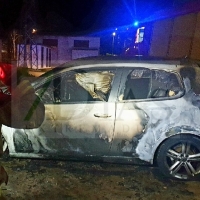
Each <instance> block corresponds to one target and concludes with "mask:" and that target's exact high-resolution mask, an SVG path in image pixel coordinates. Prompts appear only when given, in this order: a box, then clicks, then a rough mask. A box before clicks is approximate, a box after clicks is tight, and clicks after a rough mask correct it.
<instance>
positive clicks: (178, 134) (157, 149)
mask: <svg viewBox="0 0 200 200" xmlns="http://www.w3.org/2000/svg"><path fill="white" fill-rule="evenodd" d="M183 135H184V136H190V137H191V136H192V137H195V138H197V139H199V142H200V135H199V134H197V133H187V132H181V133H176V134H173V135H170V136H169V137H165V138H164V139H163V140H162V142H160V143H159V145H158V146H156V148H155V150H154V153H153V159H152V164H153V165H157V160H156V158H157V154H158V151H159V149H160V147H161V146H162V145H163V143H164V142H165V141H167V140H168V139H170V138H174V137H181V136H183Z"/></svg>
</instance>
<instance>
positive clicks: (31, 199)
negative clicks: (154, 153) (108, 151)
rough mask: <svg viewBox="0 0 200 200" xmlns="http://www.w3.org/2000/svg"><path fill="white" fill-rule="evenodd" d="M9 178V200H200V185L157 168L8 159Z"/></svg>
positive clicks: (6, 193) (5, 162) (5, 192)
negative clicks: (164, 174) (167, 174)
mask: <svg viewBox="0 0 200 200" xmlns="http://www.w3.org/2000/svg"><path fill="white" fill-rule="evenodd" d="M2 165H3V166H4V167H5V169H6V170H7V172H8V174H9V182H8V185H7V186H6V185H4V184H3V185H2V186H1V188H2V195H1V197H0V199H4V200H5V199H6V200H23V199H24V200H40V199H41V200H47V199H48V200H49V199H51V200H58V199H59V200H101V199H104V200H115V199H117V200H129V199H133V200H152V199H154V200H160V199H162V200H171V199H176V200H178V199H180V200H199V199H200V185H199V181H191V182H182V181H175V180H170V179H168V178H166V177H165V176H163V175H162V174H161V173H160V172H159V170H158V169H157V168H156V167H150V166H132V165H122V164H108V163H93V162H74V161H50V160H31V159H14V158H9V157H7V156H4V157H3V158H2Z"/></svg>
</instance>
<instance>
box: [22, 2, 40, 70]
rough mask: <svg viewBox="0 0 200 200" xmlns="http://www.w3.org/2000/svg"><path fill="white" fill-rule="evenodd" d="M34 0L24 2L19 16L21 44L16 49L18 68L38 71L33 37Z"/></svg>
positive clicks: (34, 28) (36, 52) (34, 23)
mask: <svg viewBox="0 0 200 200" xmlns="http://www.w3.org/2000/svg"><path fill="white" fill-rule="evenodd" d="M35 18H36V16H35V0H24V7H23V9H22V15H21V23H22V25H21V31H22V35H23V44H21V45H19V48H18V66H19V67H30V68H35V69H38V51H37V44H36V43H35V41H34V38H33V35H34V33H35V32H36V31H37V29H36V22H35V20H36V19H35Z"/></svg>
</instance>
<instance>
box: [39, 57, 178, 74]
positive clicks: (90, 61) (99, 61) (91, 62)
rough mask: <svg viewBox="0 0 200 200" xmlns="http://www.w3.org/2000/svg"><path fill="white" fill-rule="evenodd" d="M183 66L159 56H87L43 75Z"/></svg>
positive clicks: (172, 68) (174, 68)
mask: <svg viewBox="0 0 200 200" xmlns="http://www.w3.org/2000/svg"><path fill="white" fill-rule="evenodd" d="M180 66H181V63H180V61H179V60H166V59H165V60H164V59H157V58H145V57H142V58H141V57H121V56H98V57H87V58H81V59H76V60H72V61H69V62H66V63H64V64H61V65H59V66H58V67H55V68H53V69H52V70H50V71H48V72H47V73H45V74H43V75H42V77H44V76H48V75H51V74H56V73H59V72H60V71H68V70H70V69H72V68H73V69H82V68H93V67H147V68H159V69H169V70H177V68H179V67H180Z"/></svg>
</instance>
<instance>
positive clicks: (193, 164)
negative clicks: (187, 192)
mask: <svg viewBox="0 0 200 200" xmlns="http://www.w3.org/2000/svg"><path fill="white" fill-rule="evenodd" d="M156 161H157V165H158V167H159V169H160V171H161V172H162V173H163V174H164V175H166V176H168V177H170V178H172V179H179V180H195V179H196V178H197V177H198V176H197V175H198V174H199V173H200V139H199V138H198V137H196V136H194V135H186V134H185V135H184V134H181V135H176V136H172V137H171V138H168V139H167V140H165V141H164V142H163V143H162V144H161V146H160V147H159V149H158V151H157V156H156Z"/></svg>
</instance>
